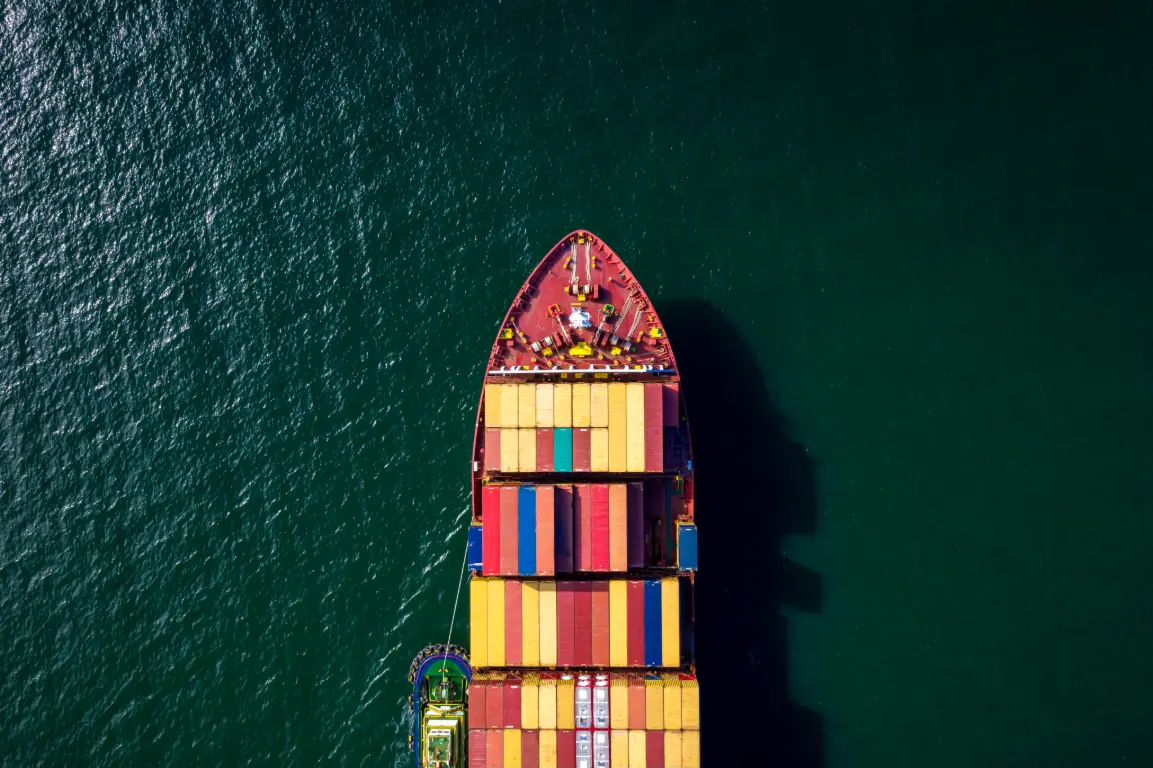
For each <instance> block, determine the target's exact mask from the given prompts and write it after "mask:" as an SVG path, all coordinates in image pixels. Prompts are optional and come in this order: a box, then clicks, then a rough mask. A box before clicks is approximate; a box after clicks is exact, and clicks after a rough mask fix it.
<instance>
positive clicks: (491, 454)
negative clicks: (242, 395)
mask: <svg viewBox="0 0 1153 768" xmlns="http://www.w3.org/2000/svg"><path fill="white" fill-rule="evenodd" d="M484 471H485V472H500V430H499V429H486V430H485V431H484Z"/></svg>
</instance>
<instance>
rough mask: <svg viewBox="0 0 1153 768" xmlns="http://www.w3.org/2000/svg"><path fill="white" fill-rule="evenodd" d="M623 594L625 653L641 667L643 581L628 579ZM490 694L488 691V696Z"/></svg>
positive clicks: (643, 633)
mask: <svg viewBox="0 0 1153 768" xmlns="http://www.w3.org/2000/svg"><path fill="white" fill-rule="evenodd" d="M625 594H626V595H627V596H628V626H629V636H628V648H627V649H626V651H625V655H626V657H627V662H628V665H629V666H630V667H643V666H644V665H645V583H644V582H643V581H630V582H629V584H628V588H627V590H626V593H625ZM491 695H492V693H491V692H490V693H489V696H491ZM629 727H630V728H631V727H632V726H629ZM641 727H642V728H643V727H644V726H641Z"/></svg>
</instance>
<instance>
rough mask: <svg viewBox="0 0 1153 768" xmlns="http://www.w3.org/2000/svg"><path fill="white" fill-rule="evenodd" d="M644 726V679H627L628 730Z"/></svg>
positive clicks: (640, 729)
mask: <svg viewBox="0 0 1153 768" xmlns="http://www.w3.org/2000/svg"><path fill="white" fill-rule="evenodd" d="M644 728H645V681H644V680H629V730H630V731H643V730H644Z"/></svg>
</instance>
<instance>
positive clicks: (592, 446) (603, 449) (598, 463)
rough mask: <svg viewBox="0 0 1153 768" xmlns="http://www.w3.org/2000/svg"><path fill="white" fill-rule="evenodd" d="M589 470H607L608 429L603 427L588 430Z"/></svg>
mask: <svg viewBox="0 0 1153 768" xmlns="http://www.w3.org/2000/svg"><path fill="white" fill-rule="evenodd" d="M589 471H591V472H608V471H609V431H608V430H607V429H605V428H603V427H600V428H598V427H594V428H592V429H590V430H589Z"/></svg>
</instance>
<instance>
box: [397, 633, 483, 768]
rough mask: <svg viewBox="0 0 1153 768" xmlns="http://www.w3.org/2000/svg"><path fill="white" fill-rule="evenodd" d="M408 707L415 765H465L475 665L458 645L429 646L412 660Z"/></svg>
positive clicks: (450, 767)
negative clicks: (410, 713) (471, 663)
mask: <svg viewBox="0 0 1153 768" xmlns="http://www.w3.org/2000/svg"><path fill="white" fill-rule="evenodd" d="M408 679H409V682H411V683H412V699H411V701H410V702H409V706H410V707H411V708H412V711H413V713H414V715H415V716H414V718H413V732H412V733H411V734H409V737H408V745H409V748H410V749H412V750H413V752H414V753H415V757H416V768H465V766H466V765H467V764H468V760H467V755H466V750H467V748H468V742H467V728H468V722H467V715H466V712H467V708H468V685H469V682H470V681H471V680H472V667H471V666H469V663H468V654H467V653H466V652H465V650H464V649H463V648H461V647H459V646H455V645H429V646H426V647H425V648H424V650H422V651H421V652H420V653H419V654H417V656H416V658H415V659H413V661H412V666H411V667H410V668H409V671H408Z"/></svg>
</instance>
